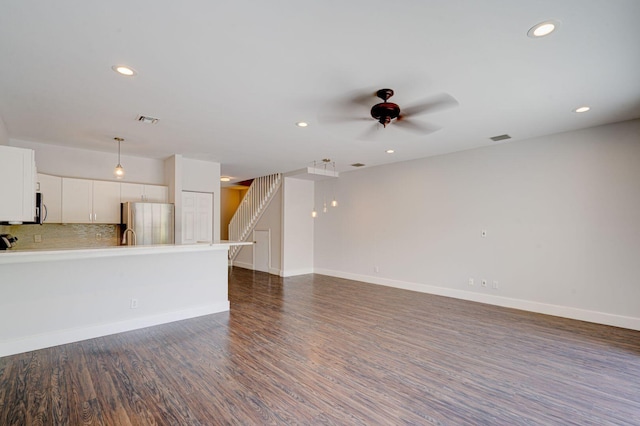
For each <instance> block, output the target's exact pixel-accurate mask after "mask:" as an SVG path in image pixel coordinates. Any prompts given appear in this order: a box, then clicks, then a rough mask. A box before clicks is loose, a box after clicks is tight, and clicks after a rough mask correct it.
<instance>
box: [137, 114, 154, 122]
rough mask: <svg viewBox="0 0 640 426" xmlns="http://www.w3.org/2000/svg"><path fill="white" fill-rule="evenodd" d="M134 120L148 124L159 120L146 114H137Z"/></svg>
mask: <svg viewBox="0 0 640 426" xmlns="http://www.w3.org/2000/svg"><path fill="white" fill-rule="evenodd" d="M136 120H138V121H140V122H142V123H148V124H156V123H157V122H158V121H159V120H158V119H157V118H153V117H149V116H147V115H139V116H138V118H136Z"/></svg>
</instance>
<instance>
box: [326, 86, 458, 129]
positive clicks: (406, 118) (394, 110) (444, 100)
mask: <svg viewBox="0 0 640 426" xmlns="http://www.w3.org/2000/svg"><path fill="white" fill-rule="evenodd" d="M393 94H394V92H393V90H392V89H380V90H378V91H376V92H375V93H374V94H371V93H370V92H369V93H367V94H364V95H362V94H360V95H356V96H352V97H350V98H349V99H348V103H349V104H351V105H353V104H358V106H367V107H369V105H371V103H372V102H373V98H374V97H378V98H380V99H381V100H382V102H379V103H377V104H375V105H373V106H372V107H371V112H370V114H371V118H373V119H374V120H375V121H377V122H378V123H380V124H382V127H384V128H386V127H387V126H388V125H390V124H392V125H393V126H394V127H395V126H397V127H399V128H401V129H404V130H409V131H412V132H415V133H419V134H423V135H424V134H429V133H432V132H435V131H437V130H440V127H437V126H433V125H429V124H427V123H423V122H416V121H415V120H413V118H414V117H415V116H418V115H422V114H426V113H431V112H436V111H441V110H444V109H449V108H453V107H456V106H458V101H457V100H456V99H455V98H454V97H453V96H451V95H449V94H446V93H442V94H438V95H434V96H431V97H429V98H427V99H424V100H423V101H422V102H420V103H418V104H415V105H410V106H408V107H406V108H402V109H400V106H399V105H398V104H396V103H393V102H389V98H391V97H392V96H393ZM371 118H365V117H361V116H360V117H346V116H342V117H335V118H334V119H333V120H332V121H342V122H344V121H362V120H371ZM376 128H377V127H373V128H371V129H369V131H368V132H366V133H365V135H363V136H369V134H370V133H371V132H372V131H375V130H376Z"/></svg>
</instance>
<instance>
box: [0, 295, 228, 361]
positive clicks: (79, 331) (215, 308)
mask: <svg viewBox="0 0 640 426" xmlns="http://www.w3.org/2000/svg"><path fill="white" fill-rule="evenodd" d="M228 310H229V302H228V301H227V302H221V303H212V304H208V305H203V306H198V307H194V308H189V309H184V310H180V311H172V312H166V313H162V314H157V315H151V316H147V317H141V318H133V319H130V320H126V321H118V322H112V323H108V324H98V325H91V326H88V327H79V328H73V329H66V330H58V331H54V332H49V333H47V334H39V335H33V336H26V337H21V338H19V339H14V340H7V341H0V357H3V356H8V355H14V354H19V353H23V352H28V351H34V350H38V349H44V348H50V347H52V346H58V345H64V344H67V343H73V342H79V341H81V340H87V339H93V338H96V337H102V336H108V335H110V334H116V333H122V332H125V331H131V330H137V329H140V328H145V327H151V326H154V325H160V324H166V323H169V322H174V321H180V320H184V319H189V318H195V317H199V316H203V315H209V314H215V313H218V312H225V311H228Z"/></svg>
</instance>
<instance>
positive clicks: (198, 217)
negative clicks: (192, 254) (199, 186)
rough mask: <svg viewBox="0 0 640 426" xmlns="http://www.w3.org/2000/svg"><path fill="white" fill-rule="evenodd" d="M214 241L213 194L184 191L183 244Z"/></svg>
mask: <svg viewBox="0 0 640 426" xmlns="http://www.w3.org/2000/svg"><path fill="white" fill-rule="evenodd" d="M199 242H213V194H211V193H208V192H189V191H183V192H182V244H195V243H199Z"/></svg>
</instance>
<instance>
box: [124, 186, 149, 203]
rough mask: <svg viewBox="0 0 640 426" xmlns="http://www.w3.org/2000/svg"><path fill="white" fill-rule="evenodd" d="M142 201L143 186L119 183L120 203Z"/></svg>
mask: <svg viewBox="0 0 640 426" xmlns="http://www.w3.org/2000/svg"><path fill="white" fill-rule="evenodd" d="M127 201H131V202H138V203H139V202H141V201H144V185H143V184H141V183H120V202H121V203H126V202H127Z"/></svg>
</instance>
